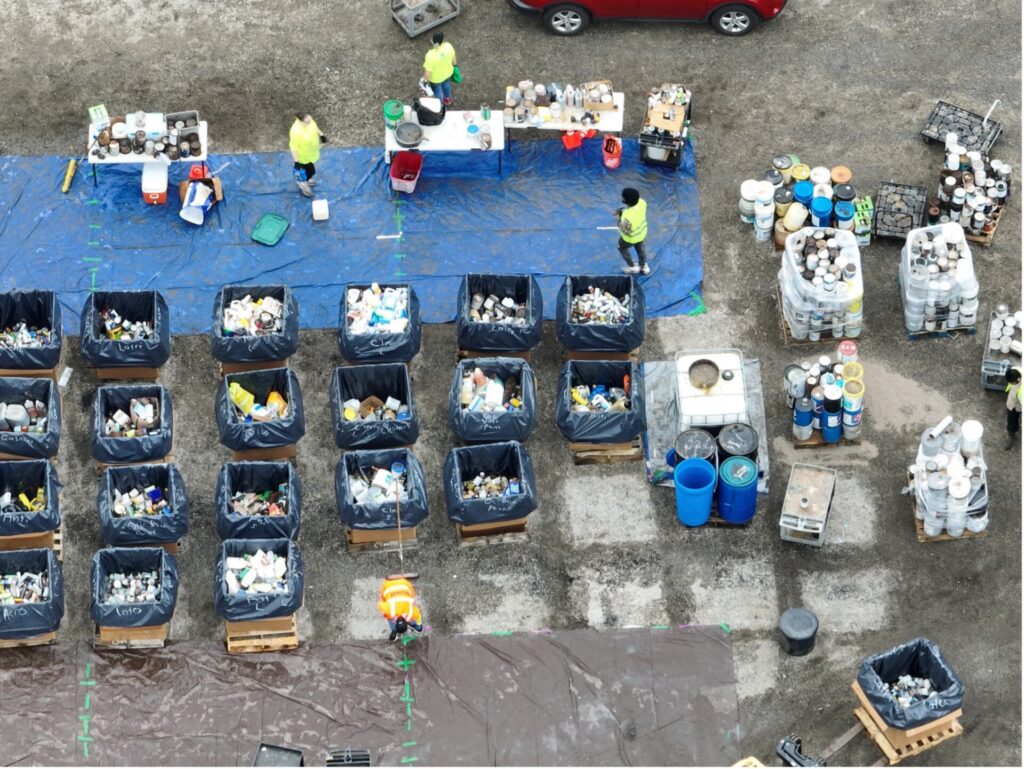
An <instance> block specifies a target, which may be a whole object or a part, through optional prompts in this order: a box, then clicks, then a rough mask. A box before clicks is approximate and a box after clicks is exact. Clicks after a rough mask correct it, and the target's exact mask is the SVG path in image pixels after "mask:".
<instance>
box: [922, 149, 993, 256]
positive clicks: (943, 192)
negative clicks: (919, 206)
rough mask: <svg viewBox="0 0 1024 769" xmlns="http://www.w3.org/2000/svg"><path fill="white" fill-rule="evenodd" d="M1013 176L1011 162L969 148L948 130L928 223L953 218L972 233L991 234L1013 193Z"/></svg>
mask: <svg viewBox="0 0 1024 769" xmlns="http://www.w3.org/2000/svg"><path fill="white" fill-rule="evenodd" d="M1012 176H1013V167H1012V166H1011V165H1010V164H1009V163H1004V162H1003V161H1001V160H994V159H993V160H990V159H989V158H988V157H986V156H984V155H982V154H981V153H980V152H978V151H977V150H971V151H968V150H967V149H966V148H965V147H964V146H962V145H960V144H958V137H957V135H956V134H955V133H952V132H951V133H948V134H946V163H945V165H944V166H943V168H942V170H941V171H940V172H939V190H938V195H937V197H935V198H933V199H932V200H931V201H929V205H928V224H944V223H946V222H953V223H955V224H959V225H960V226H961V227H963V228H964V230H966V231H967V232H968V233H970V234H971V235H974V236H977V237H984V236H990V235H992V234H993V233H994V232H995V227H996V222H997V221H998V217H999V214H1000V212H1001V211H1002V209H1003V205H1004V204H1005V203H1006V200H1007V199H1008V198H1009V197H1010V192H1011V180H1012Z"/></svg>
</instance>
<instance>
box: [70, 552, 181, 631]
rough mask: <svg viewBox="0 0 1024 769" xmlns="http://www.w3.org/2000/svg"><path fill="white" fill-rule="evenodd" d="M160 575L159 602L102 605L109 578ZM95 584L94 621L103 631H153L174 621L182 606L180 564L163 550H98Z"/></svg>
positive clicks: (91, 572)
mask: <svg viewBox="0 0 1024 769" xmlns="http://www.w3.org/2000/svg"><path fill="white" fill-rule="evenodd" d="M141 571H156V572H159V574H160V591H159V593H158V594H157V599H156V600H155V601H152V602H145V603H101V601H102V599H103V596H104V595H105V594H106V588H107V576H108V575H110V574H124V575H128V574H132V573H138V572H141ZM89 578H90V581H91V582H92V606H91V607H90V610H89V615H90V616H91V617H92V621H93V622H95V623H96V624H97V625H102V626H103V627H149V626H150V625H164V624H166V623H168V622H170V621H171V616H172V615H173V614H174V605H175V604H176V603H177V602H178V584H179V582H180V579H179V577H178V561H177V559H176V558H175V557H174V556H173V555H171V554H170V553H168V552H166V551H165V550H164V549H163V548H162V547H114V548H107V549H106V550H98V551H96V553H95V555H93V557H92V568H91V569H90V570H89Z"/></svg>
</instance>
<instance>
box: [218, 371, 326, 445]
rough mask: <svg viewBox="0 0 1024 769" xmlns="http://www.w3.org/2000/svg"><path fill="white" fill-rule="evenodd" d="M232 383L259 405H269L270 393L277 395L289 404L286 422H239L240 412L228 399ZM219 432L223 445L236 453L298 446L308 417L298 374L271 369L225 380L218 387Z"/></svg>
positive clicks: (278, 420) (282, 420)
mask: <svg viewBox="0 0 1024 769" xmlns="http://www.w3.org/2000/svg"><path fill="white" fill-rule="evenodd" d="M232 382H237V383H238V384H239V386H240V387H241V388H242V389H243V390H247V391H248V392H250V393H252V394H253V395H254V396H255V398H256V402H257V403H262V404H263V405H266V403H267V396H269V395H270V393H271V392H274V391H276V392H278V393H279V394H280V395H281V397H282V398H284V399H285V401H286V402H287V404H288V410H287V411H286V412H285V418H284V419H273V420H271V421H269V422H239V421H238V410H237V409H236V408H235V404H234V403H233V402H232V401H231V397H230V395H229V389H230V387H231V384H232ZM217 432H219V433H220V442H221V443H222V444H224V445H225V446H227V447H228V448H229V449H231V450H233V451H245V450H246V449H271V448H277V447H279V446H290V445H292V444H293V443H298V442H299V440H300V439H301V438H302V436H303V435H305V434H306V417H305V414H304V413H303V410H302V391H301V390H299V379H298V377H296V376H295V372H294V371H292V370H291V369H290V368H271V369H266V370H265V371H246V372H244V373H241V374H228V375H227V376H225V377H224V378H223V379H222V380H221V382H220V385H219V386H218V387H217Z"/></svg>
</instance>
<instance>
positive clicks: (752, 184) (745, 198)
mask: <svg viewBox="0 0 1024 769" xmlns="http://www.w3.org/2000/svg"><path fill="white" fill-rule="evenodd" d="M756 195H757V179H747V180H746V181H745V182H743V183H742V184H741V185H740V202H739V211H740V221H741V222H743V223H744V224H753V223H754V198H755V197H756Z"/></svg>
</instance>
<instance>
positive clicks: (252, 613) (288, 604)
mask: <svg viewBox="0 0 1024 769" xmlns="http://www.w3.org/2000/svg"><path fill="white" fill-rule="evenodd" d="M257 550H264V551H270V550H272V551H273V552H274V553H275V554H277V555H286V556H287V557H288V571H287V572H286V573H285V579H286V582H287V592H282V593H251V592H250V593H244V592H243V591H239V592H238V593H235V594H234V595H230V594H229V593H228V586H227V584H226V583H225V582H224V574H225V573H226V569H225V559H226V558H227V557H228V556H242V555H245V554H246V553H250V554H253V553H255V552H256V551H257ZM303 571H304V569H303V565H302V554H301V553H300V552H299V546H298V545H296V544H295V542H294V541H292V540H290V539H284V538H281V539H226V540H224V541H223V542H222V543H221V545H220V552H219V553H218V554H217V565H216V568H215V569H214V577H213V578H214V583H213V604H214V608H216V610H217V613H218V614H219V615H220V616H222V617H223V618H224V619H226V620H227V621H228V622H247V621H251V620H259V619H273V618H274V617H287V616H289V615H291V614H294V613H295V612H297V611H298V610H299V607H301V606H302V590H303Z"/></svg>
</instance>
